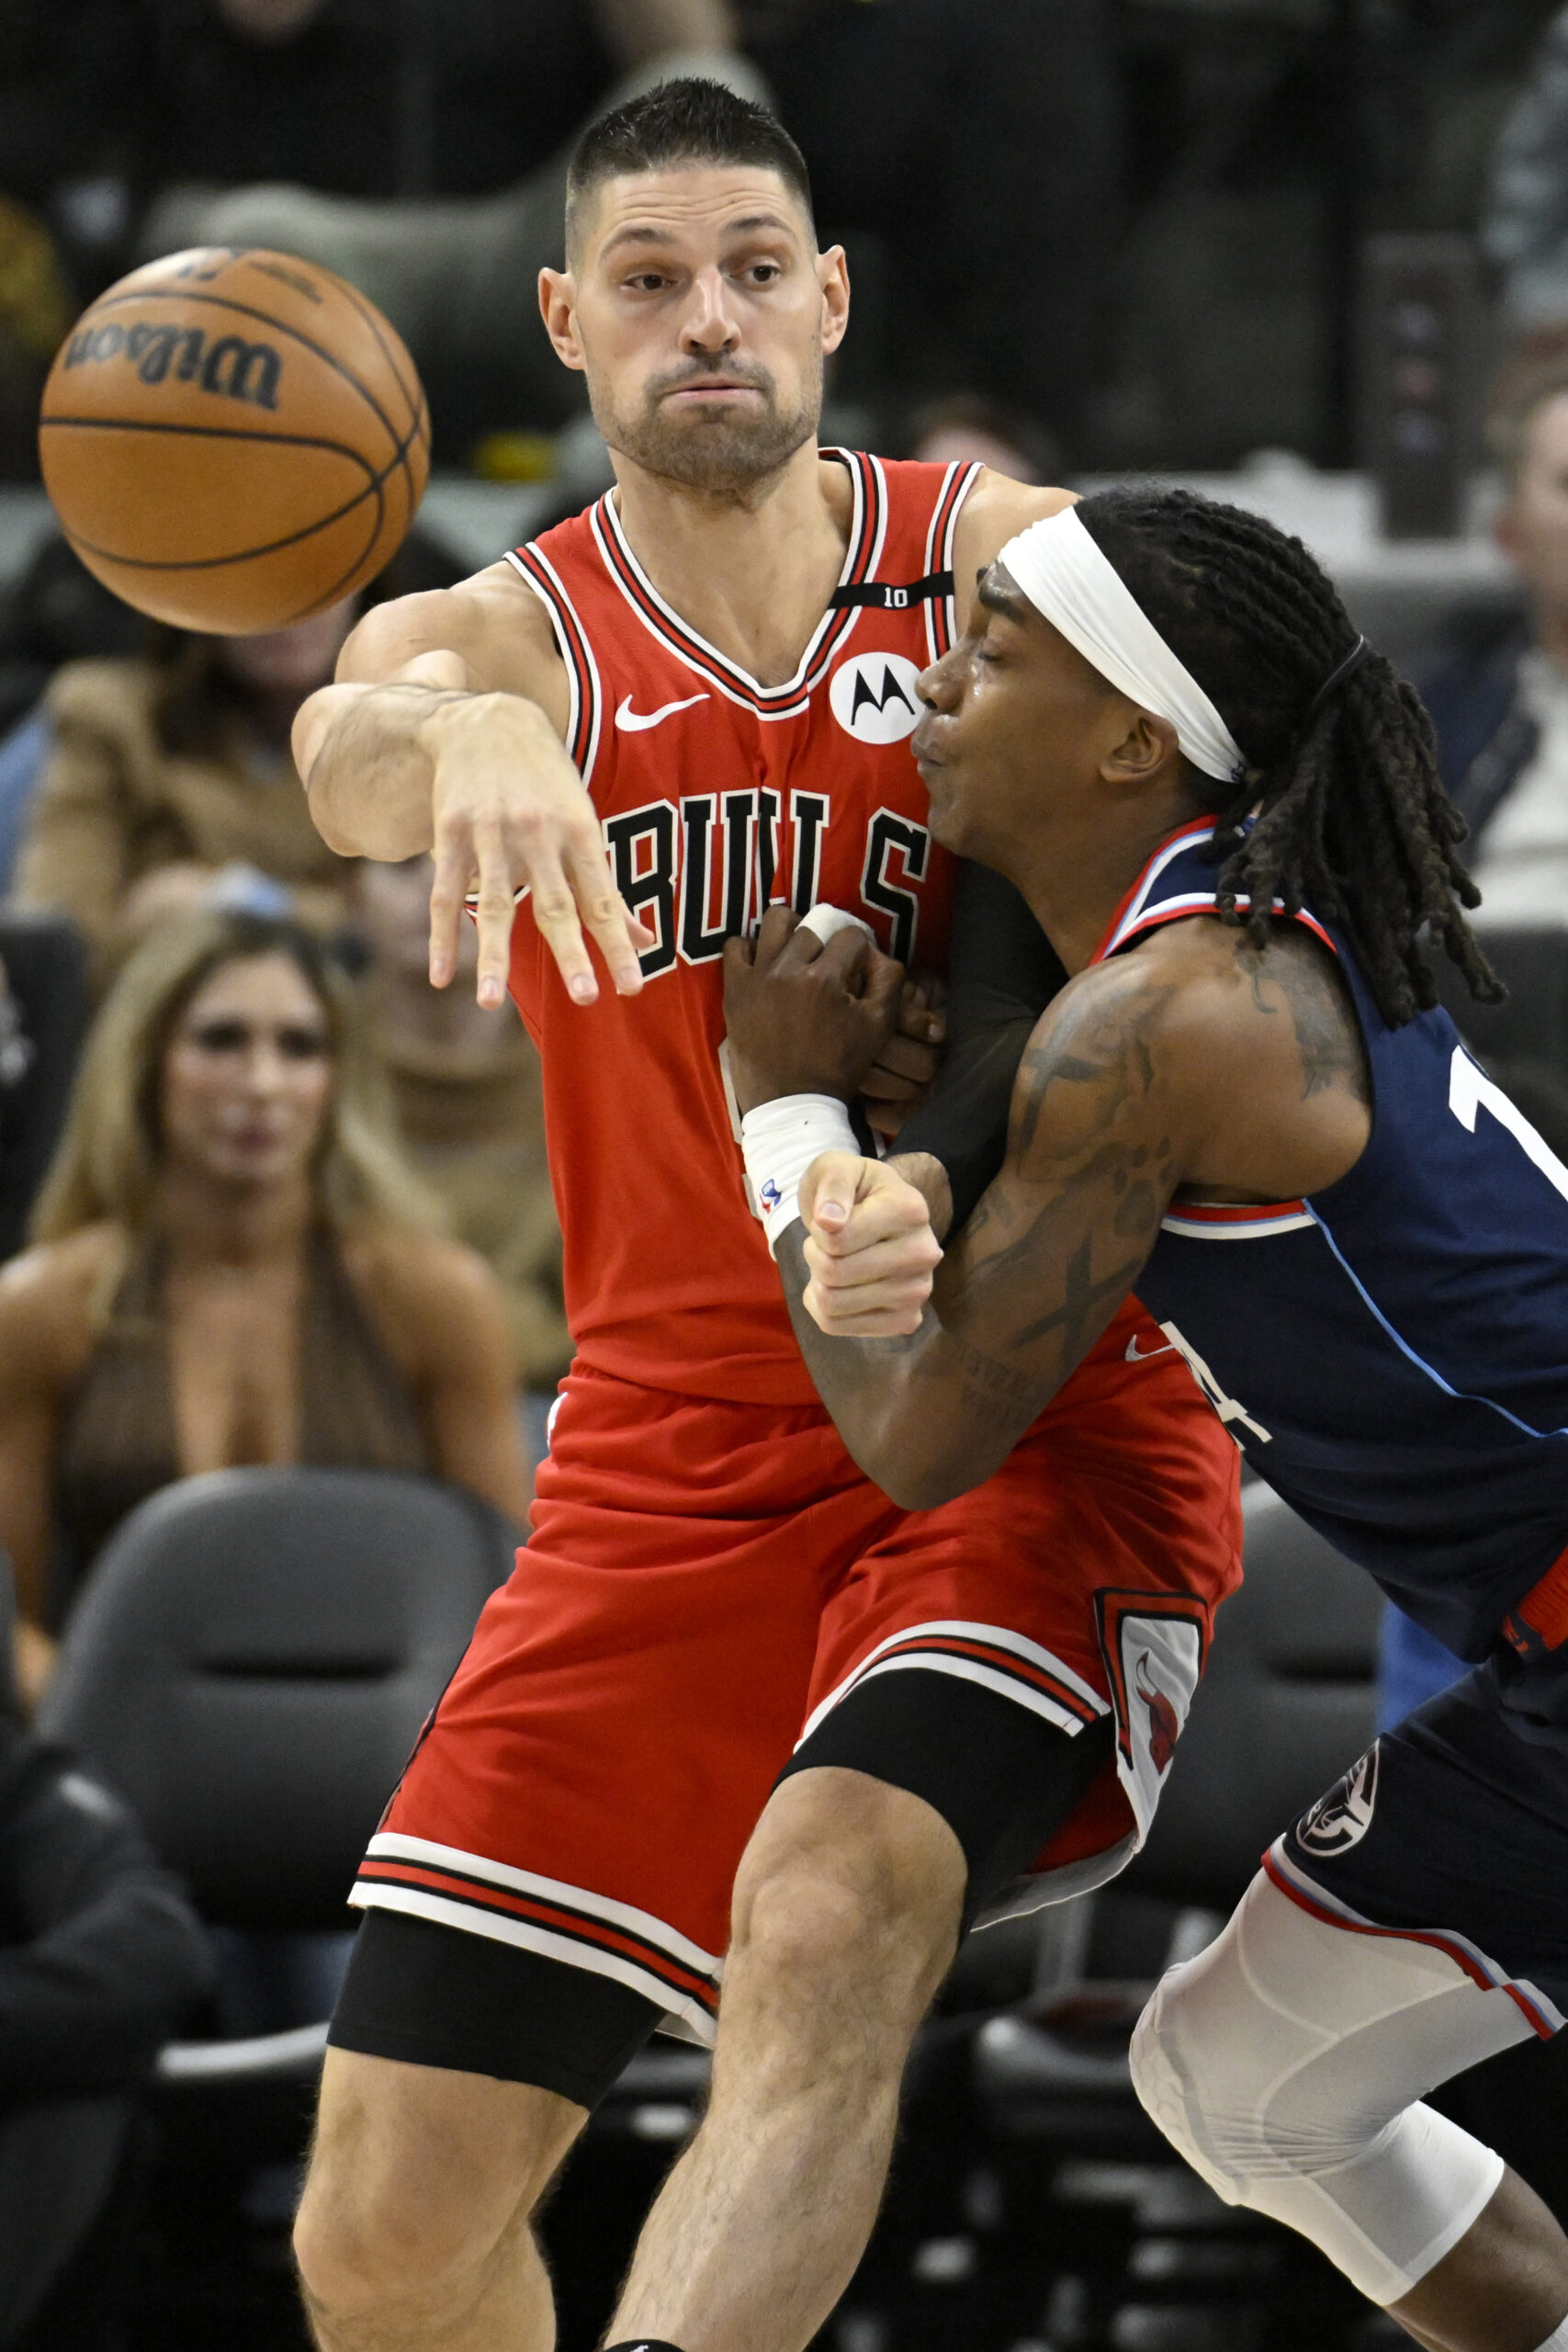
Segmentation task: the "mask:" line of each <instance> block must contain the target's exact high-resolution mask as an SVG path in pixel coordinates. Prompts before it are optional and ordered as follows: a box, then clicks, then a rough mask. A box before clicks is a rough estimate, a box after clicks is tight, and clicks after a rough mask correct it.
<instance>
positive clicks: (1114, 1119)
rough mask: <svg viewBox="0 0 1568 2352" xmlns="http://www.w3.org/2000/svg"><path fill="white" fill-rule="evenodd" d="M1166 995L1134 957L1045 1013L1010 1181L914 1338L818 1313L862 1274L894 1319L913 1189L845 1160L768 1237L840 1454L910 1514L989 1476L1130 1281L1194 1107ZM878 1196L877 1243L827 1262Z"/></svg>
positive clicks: (1018, 1117) (1032, 1052) (1013, 1142)
mask: <svg viewBox="0 0 1568 2352" xmlns="http://www.w3.org/2000/svg"><path fill="white" fill-rule="evenodd" d="M1174 993H1175V990H1174V988H1173V985H1172V984H1171V983H1170V982H1168V981H1167V980H1164V979H1162V978H1160V977H1159V975H1158V974H1157V973H1156V972H1152V971H1145V970H1141V969H1140V968H1139V967H1138V966H1137V965H1136V963H1135V962H1134V961H1132V960H1129V961H1128V962H1127V963H1125V964H1120V965H1111V966H1106V967H1099V968H1098V969H1097V970H1095V971H1093V972H1091V973H1089V974H1086V975H1084V976H1083V978H1081V979H1080V980H1079V981H1078V982H1077V983H1076V984H1075V985H1074V986H1072V987H1071V988H1069V989H1066V991H1064V993H1063V994H1062V996H1060V997H1059V998H1058V999H1057V1001H1055V1004H1053V1005H1052V1007H1051V1008H1050V1010H1049V1011H1048V1012H1046V1014H1045V1016H1044V1018H1043V1021H1042V1022H1041V1023H1040V1025H1039V1027H1038V1029H1037V1030H1036V1032H1035V1034H1034V1036H1033V1038H1032V1041H1031V1044H1030V1046H1029V1049H1028V1051H1027V1053H1026V1054H1025V1056H1024V1058H1023V1062H1022V1066H1021V1069H1020V1071H1019V1075H1018V1080H1017V1085H1016V1087H1015V1090H1014V1094H1013V1108H1012V1121H1011V1128H1010V1136H1009V1144H1008V1156H1007V1159H1006V1162H1005V1164H1004V1166H1003V1168H1002V1170H1001V1173H1000V1174H999V1175H998V1178H997V1180H996V1182H994V1183H993V1184H992V1185H991V1186H990V1188H989V1190H988V1191H987V1193H986V1195H985V1197H984V1199H983V1200H982V1202H981V1204H980V1206H979V1208H978V1209H977V1210H976V1214H975V1216H974V1217H973V1218H972V1219H971V1221H970V1223H969V1225H968V1227H966V1229H965V1230H964V1233H963V1234H962V1235H961V1237H960V1238H959V1239H958V1241H957V1242H956V1243H955V1244H954V1246H953V1250H951V1251H950V1252H949V1253H948V1255H947V1257H946V1259H945V1260H944V1261H943V1262H942V1267H941V1270H940V1272H938V1275H937V1279H936V1283H935V1287H934V1291H933V1294H932V1297H931V1304H930V1306H928V1307H927V1309H926V1311H925V1313H924V1315H923V1316H922V1317H921V1319H920V1324H919V1329H918V1330H916V1331H914V1332H913V1333H912V1334H911V1335H910V1336H908V1338H898V1337H892V1338H884V1337H873V1338H867V1339H846V1338H843V1337H836V1338H832V1339H829V1338H827V1337H825V1336H824V1334H823V1332H822V1331H821V1330H820V1329H818V1325H817V1323H816V1322H815V1321H814V1320H813V1317H812V1313H811V1306H812V1305H816V1306H818V1310H819V1311H824V1312H827V1313H828V1315H829V1319H831V1320H832V1321H833V1323H834V1326H835V1329H836V1330H838V1331H840V1332H844V1331H846V1330H848V1329H852V1326H853V1319H854V1310H853V1303H852V1290H853V1287H854V1285H856V1284H861V1285H866V1286H868V1295H874V1296H875V1300H876V1306H875V1309H874V1320H872V1322H871V1324H870V1328H871V1329H874V1330H876V1329H883V1330H886V1329H887V1328H888V1321H889V1319H890V1317H889V1308H888V1293H887V1289H886V1282H885V1281H884V1279H883V1277H884V1276H885V1274H886V1269H887V1268H888V1267H889V1266H893V1265H897V1267H898V1268H900V1269H903V1268H905V1267H910V1271H911V1272H914V1271H915V1270H914V1268H913V1267H912V1266H911V1253H910V1247H909V1244H910V1240H911V1238H912V1237H913V1236H914V1235H915V1234H916V1233H917V1231H918V1229H919V1227H921V1226H922V1225H923V1223H924V1215H925V1211H924V1203H923V1200H922V1199H921V1196H920V1195H919V1193H916V1192H914V1191H913V1190H912V1188H910V1187H908V1186H907V1185H902V1184H901V1181H900V1179H899V1178H898V1177H897V1175H896V1174H894V1173H893V1172H892V1171H890V1170H884V1169H878V1168H875V1167H874V1166H873V1164H872V1163H870V1162H866V1161H860V1160H855V1159H850V1158H849V1157H848V1156H847V1155H841V1154H834V1155H831V1156H830V1157H829V1158H828V1159H824V1160H822V1161H819V1162H818V1165H817V1167H816V1168H815V1169H814V1170H812V1171H811V1173H810V1174H808V1176H807V1181H806V1184H805V1185H804V1186H803V1187H802V1193H801V1206H802V1212H803V1216H804V1218H805V1220H806V1221H805V1222H803V1223H800V1224H797V1225H795V1226H794V1227H791V1228H790V1229H789V1230H788V1231H787V1232H786V1233H785V1234H784V1236H783V1237H782V1238H781V1240H780V1243H779V1248H778V1260H779V1267H780V1271H781V1272H782V1274H783V1275H784V1289H785V1294H786V1295H787V1297H788V1299H789V1304H790V1313H791V1317H792V1319H793V1321H794V1324H795V1333H796V1337H797V1338H798V1340H799V1342H800V1346H801V1350H802V1352H803V1353H804V1355H805V1357H806V1361H807V1365H808V1366H809V1368H810V1372H811V1375H812V1378H813V1380H814V1382H815V1383H816V1385H817V1388H818V1394H819V1395H820V1396H821V1397H822V1400H823V1402H824V1404H825V1405H826V1406H827V1408H828V1409H829V1412H830V1413H831V1414H832V1417H833V1419H834V1420H835V1422H836V1423H837V1425H838V1428H839V1430H840V1434H841V1436H842V1437H843V1439H844V1442H845V1443H846V1445H847V1446H848V1447H849V1449H850V1452H851V1453H852V1454H853V1455H854V1458H855V1460H856V1461H857V1462H858V1463H859V1464H860V1465H861V1467H862V1468H863V1470H864V1471H865V1472H866V1474H867V1476H869V1477H872V1478H874V1480H875V1481H876V1483H877V1485H878V1486H880V1487H883V1488H884V1489H885V1491H886V1493H888V1494H889V1495H891V1496H892V1498H894V1500H895V1501H896V1502H898V1503H901V1504H903V1505H904V1506H905V1508H906V1509H908V1510H926V1509H930V1508H931V1507H932V1506H933V1505H935V1504H937V1503H942V1502H946V1501H948V1500H949V1499H950V1498H952V1497H953V1495H957V1494H962V1493H964V1492H965V1491H966V1490H967V1488H969V1487H974V1486H977V1485H978V1484H979V1483H980V1481H981V1480H982V1479H984V1478H987V1477H988V1476H990V1474H991V1472H992V1471H993V1470H995V1469H997V1468H998V1466H999V1465H1000V1464H1001V1463H1002V1462H1003V1461H1005V1459H1006V1458H1007V1456H1008V1454H1009V1453H1010V1452H1011V1450H1012V1448H1013V1446H1014V1445H1015V1444H1016V1443H1017V1442H1018V1440H1019V1438H1020V1437H1021V1436H1022V1434H1023V1432H1024V1430H1026V1429H1027V1428H1028V1427H1029V1424H1030V1423H1031V1421H1032V1420H1033V1419H1034V1418H1035V1417H1036V1415H1037V1414H1038V1413H1039V1412H1040V1411H1041V1410H1042V1409H1043V1407H1044V1406H1045V1405H1046V1404H1048V1403H1049V1401H1050V1399H1051V1398H1052V1397H1054V1396H1055V1393H1056V1391H1057V1389H1058V1388H1060V1387H1061V1385H1062V1384H1063V1382H1064V1381H1065V1380H1066V1378H1067V1377H1068V1375H1069V1374H1071V1373H1072V1372H1073V1370H1074V1369H1075V1368H1076V1366H1077V1364H1078V1363H1080V1362H1081V1361H1082V1359H1083V1357H1084V1356H1085V1355H1086V1354H1087V1352H1088V1351H1089V1349H1090V1348H1091V1347H1092V1346H1093V1344H1094V1342H1095V1340H1097V1339H1098V1338H1099V1337H1100V1333H1101V1331H1102V1330H1103V1329H1105V1326H1106V1325H1107V1323H1109V1321H1110V1320H1111V1317H1112V1315H1113V1314H1114V1313H1115V1311H1116V1309H1117V1307H1118V1306H1120V1305H1121V1303H1122V1300H1123V1299H1124V1298H1125V1297H1126V1295H1127V1293H1128V1292H1129V1291H1130V1290H1131V1289H1132V1288H1133V1286H1134V1282H1135V1280H1136V1278H1137V1275H1138V1272H1139V1270H1140V1269H1141V1267H1142V1266H1143V1264H1144V1261H1145V1259H1146V1258H1147V1256H1148V1254H1149V1251H1150V1250H1151V1249H1152V1248H1153V1247H1154V1243H1155V1238H1156V1235H1157V1234H1158V1231H1159V1223H1160V1218H1161V1217H1162V1216H1163V1215H1164V1214H1165V1210H1166V1208H1167V1205H1168V1203H1169V1200H1170V1197H1171V1194H1172V1193H1173V1192H1174V1191H1175V1189H1176V1186H1177V1184H1178V1183H1179V1182H1180V1180H1181V1175H1182V1170H1183V1168H1184V1166H1185V1164H1186V1162H1187V1160H1188V1159H1189V1158H1190V1156H1191V1152H1192V1149H1193V1138H1194V1135H1195V1132H1196V1129H1197V1126H1198V1125H1199V1124H1200V1122H1201V1103H1199V1102H1198V1101H1197V1100H1196V1099H1195V1094H1194V1089H1193V1088H1192V1086H1191V1085H1190V1082H1189V1080H1188V1076H1187V1072H1188V1068H1189V1061H1190V1057H1189V1056H1188V1054H1187V1053H1186V1052H1185V1051H1183V1050H1181V1049H1180V1039H1179V1036H1178V1035H1173V1034H1172V1033H1173V1025H1174V1026H1179V1027H1185V1025H1186V1024H1173V1022H1172V1017H1171V1015H1172V998H1173V996H1174ZM1173 1047H1174V1048H1175V1050H1174V1051H1173ZM873 1190H874V1191H876V1193H878V1194H879V1197H878V1198H877V1200H876V1202H875V1204H874V1216H875V1217H876V1220H877V1225H878V1230H879V1231H881V1232H882V1233H884V1234H885V1235H886V1239H885V1240H884V1241H882V1242H881V1243H879V1244H878V1245H877V1246H876V1247H874V1248H873V1249H870V1250H857V1251H856V1252H855V1253H854V1256H853V1258H852V1259H840V1258H839V1257H837V1256H835V1254H834V1251H833V1247H832V1237H833V1235H834V1233H835V1231H837V1232H840V1233H841V1232H843V1231H845V1230H846V1228H847V1227H848V1225H849V1219H850V1214H851V1211H852V1207H853V1206H854V1204H855V1201H856V1197H857V1194H858V1195H859V1196H860V1198H861V1200H862V1202H864V1200H865V1196H866V1195H867V1194H868V1193H870V1192H871V1191H873ZM807 1225H809V1226H811V1227H814V1228H816V1233H814V1234H813V1236H812V1238H807ZM817 1233H819V1234H820V1236H821V1238H816V1234H817ZM846 1278H847V1280H846ZM824 1287H826V1289H827V1290H828V1292H829V1300H824V1299H823V1297H822V1296H821V1295H814V1296H813V1297H812V1298H811V1299H810V1300H808V1298H807V1292H808V1288H809V1289H811V1290H812V1291H813V1293H814V1294H819V1293H820V1292H821V1290H822V1289H823V1288H824ZM893 1312H894V1313H895V1314H896V1312H897V1308H896V1306H895V1307H894V1310H893Z"/></svg>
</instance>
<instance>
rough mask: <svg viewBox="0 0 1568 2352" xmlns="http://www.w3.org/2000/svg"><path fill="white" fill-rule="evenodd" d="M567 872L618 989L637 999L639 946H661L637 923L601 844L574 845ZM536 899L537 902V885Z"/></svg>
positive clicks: (577, 899) (639, 983) (639, 986)
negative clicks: (615, 881) (622, 895)
mask: <svg viewBox="0 0 1568 2352" xmlns="http://www.w3.org/2000/svg"><path fill="white" fill-rule="evenodd" d="M567 871H568V874H569V876H570V887H571V890H572V893H573V896H574V897H575V899H576V901H577V908H578V911H579V913H580V914H581V918H582V921H583V922H585V923H586V924H587V926H588V930H589V933H590V934H591V935H592V938H593V939H594V941H595V942H596V943H597V945H598V948H599V953H600V954H601V956H603V957H604V963H605V966H606V967H607V969H608V971H609V975H610V978H611V979H612V980H613V981H614V982H615V988H616V989H617V990H618V991H619V993H620V994H621V995H622V996H636V995H637V991H638V989H640V988H641V987H642V967H641V965H640V964H639V963H638V962H637V954H638V949H639V946H640V947H641V948H643V949H647V948H649V947H654V946H657V944H658V942H657V941H656V940H655V938H654V936H653V934H652V933H651V932H649V931H645V930H644V928H643V926H642V924H641V923H639V922H637V918H636V917H635V916H634V915H633V914H632V912H631V910H630V909H629V908H628V907H627V905H626V900H625V899H623V898H622V897H621V895H620V892H619V891H618V890H617V889H616V888H615V884H614V882H613V881H612V880H611V877H610V867H609V863H608V860H607V859H606V857H605V854H604V849H603V847H602V846H601V844H600V843H599V842H598V841H597V840H593V841H591V842H587V843H580V842H574V843H573V845H572V847H571V848H570V851H569V852H568V867H567ZM535 895H536V898H537V886H536V889H535ZM568 986H569V987H570V979H569V981H568ZM573 993H574V994H575V993H576V991H575V990H574V991H573Z"/></svg>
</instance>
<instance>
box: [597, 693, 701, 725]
mask: <svg viewBox="0 0 1568 2352" xmlns="http://www.w3.org/2000/svg"><path fill="white" fill-rule="evenodd" d="M711 699H712V697H711V696H710V695H687V696H686V699H685V701H684V702H667V703H664V704H662V705H661V706H660V708H659V709H658V710H650V711H648V712H646V713H644V712H641V711H636V710H634V709H633V708H632V698H631V696H630V695H627V696H626V700H625V702H623V703H622V704H621V706H620V707H619V709H618V710H617V711H616V713H615V724H616V726H617V727H618V728H619V729H621V732H622V733H623V734H624V735H635V734H636V733H637V731H638V729H640V728H644V727H657V726H658V724H659V722H660V719H661V718H669V717H670V715H671V712H672V711H677V710H690V709H691V707H692V705H693V704H694V702H708V701H710V700H711Z"/></svg>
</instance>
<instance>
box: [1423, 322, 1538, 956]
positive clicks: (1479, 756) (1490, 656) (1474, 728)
mask: <svg viewBox="0 0 1568 2352" xmlns="http://www.w3.org/2000/svg"><path fill="white" fill-rule="evenodd" d="M1489 437H1490V439H1491V443H1492V447H1493V450H1494V453H1495V456H1496V458H1497V460H1498V462H1499V464H1500V465H1501V467H1502V469H1503V471H1504V475H1505V478H1506V483H1507V499H1506V503H1505V505H1504V507H1503V510H1502V513H1501V514H1500V515H1499V517H1498V520H1497V525H1496V531H1497V537H1498V541H1499V543H1500V544H1501V546H1502V547H1503V548H1504V550H1505V552H1506V554H1507V556H1508V558H1509V560H1510V561H1511V562H1512V563H1513V564H1514V566H1515V568H1516V570H1517V572H1518V575H1519V580H1520V583H1521V585H1522V587H1523V590H1524V593H1525V597H1526V600H1527V609H1526V611H1525V613H1524V614H1522V615H1514V614H1509V615H1505V616H1502V617H1499V616H1497V615H1496V614H1495V613H1491V614H1488V615H1486V616H1483V617H1482V618H1481V619H1479V620H1477V619H1475V618H1474V617H1473V616H1472V618H1471V619H1470V620H1469V621H1468V622H1467V621H1465V620H1461V622H1460V623H1459V625H1458V626H1457V627H1456V628H1455V629H1454V630H1453V631H1452V632H1451V633H1450V637H1449V638H1448V639H1447V640H1446V641H1445V642H1444V643H1443V644H1442V645H1441V646H1439V647H1438V649H1437V650H1436V651H1435V652H1434V654H1433V655H1432V656H1431V657H1430V658H1429V659H1428V660H1427V661H1426V662H1421V663H1417V664H1416V665H1415V677H1416V684H1417V685H1418V686H1419V688H1420V690H1421V693H1422V695H1423V697H1424V699H1425V701H1426V703H1427V708H1428V710H1429V711H1430V712H1431V714H1432V721H1433V724H1434V726H1435V727H1436V729H1437V734H1438V763H1439V765H1440V768H1441V771H1442V777H1443V782H1444V785H1445V786H1447V789H1448V792H1449V794H1450V797H1451V798H1452V799H1453V800H1454V802H1455V803H1456V804H1457V806H1458V807H1459V808H1460V809H1461V811H1462V812H1463V814H1464V816H1465V817H1466V819H1467V820H1468V821H1469V824H1470V831H1471V846H1470V848H1469V850H1468V851H1467V853H1466V855H1467V860H1468V863H1469V865H1470V870H1471V872H1472V875H1473V876H1474V877H1475V880H1476V881H1477V883H1479V885H1480V887H1481V891H1482V903H1481V906H1480V908H1479V910H1477V914H1476V916H1475V918H1474V919H1475V920H1476V921H1477V922H1480V923H1483V924H1498V923H1511V924H1542V923H1546V924H1556V923H1568V337H1565V336H1562V335H1559V336H1557V337H1554V338H1548V339H1545V340H1544V341H1543V342H1542V343H1541V344H1540V345H1538V346H1537V348H1536V349H1535V350H1534V351H1532V352H1528V353H1527V354H1526V355H1525V356H1524V357H1523V358H1522V359H1521V360H1520V361H1518V362H1517V363H1516V364H1515V365H1513V366H1511V367H1509V368H1506V369H1505V370H1504V371H1503V373H1502V375H1501V376H1500V377H1499V379H1498V384H1497V389H1496V391H1495V396H1494V400H1493V404H1492V411H1491V418H1490V424H1489Z"/></svg>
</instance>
